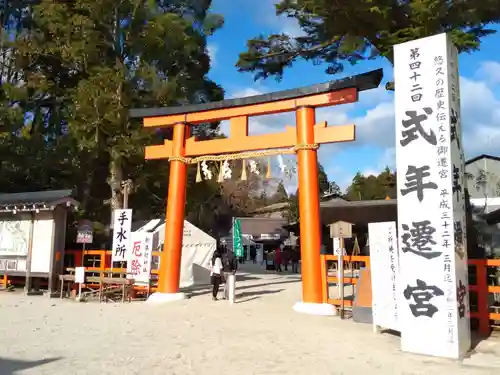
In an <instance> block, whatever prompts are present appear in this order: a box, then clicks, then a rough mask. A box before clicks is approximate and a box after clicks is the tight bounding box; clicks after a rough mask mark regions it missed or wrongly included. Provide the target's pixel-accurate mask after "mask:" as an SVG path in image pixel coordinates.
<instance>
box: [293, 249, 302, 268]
mask: <svg viewBox="0 0 500 375" xmlns="http://www.w3.org/2000/svg"><path fill="white" fill-rule="evenodd" d="M299 260H300V251H299V250H298V249H292V272H293V273H299Z"/></svg>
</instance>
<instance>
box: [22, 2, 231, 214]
mask: <svg viewBox="0 0 500 375" xmlns="http://www.w3.org/2000/svg"><path fill="white" fill-rule="evenodd" d="M210 3H211V2H210V1H202V2H200V1H194V0H192V1H174V2H172V1H160V0H158V1H152V0H150V1H144V0H120V1H118V0H77V1H72V2H68V1H50V2H49V1H44V2H41V3H40V4H39V5H36V6H34V7H33V9H32V20H33V24H34V27H33V29H32V32H31V33H30V35H29V36H28V37H26V38H18V40H17V43H16V49H17V51H18V56H19V60H20V66H21V67H22V69H23V72H24V76H25V79H26V80H27V85H28V86H31V87H33V88H32V91H35V93H36V94H38V95H39V96H43V97H45V98H46V101H47V102H49V103H50V110H49V111H41V113H43V114H48V115H46V117H45V120H44V121H43V122H42V123H44V124H45V123H46V122H47V121H49V122H52V123H54V126H59V127H61V128H62V129H61V132H63V133H67V134H69V135H70V136H71V138H72V139H73V140H75V146H76V148H77V149H78V151H79V153H80V155H84V157H85V160H86V162H87V163H88V165H90V166H91V167H90V168H85V169H84V170H85V171H86V172H87V173H86V175H85V176H84V180H83V181H86V182H87V185H89V186H88V187H87V190H88V191H89V192H92V190H94V191H95V190H96V189H97V190H102V186H99V185H101V183H97V184H94V183H93V180H94V178H95V177H98V178H99V181H105V182H106V184H107V185H108V198H109V199H108V200H106V201H107V202H109V203H110V206H111V208H112V209H116V208H120V207H121V203H122V195H121V183H122V182H123V180H125V179H126V178H129V177H132V178H133V179H135V180H136V189H139V190H141V188H142V187H144V188H145V189H148V190H151V189H154V187H155V186H154V185H151V184H150V185H149V186H148V182H147V181H148V180H147V179H145V178H144V177H145V176H147V175H148V169H149V176H151V174H152V173H153V167H148V166H147V165H145V166H144V165H142V164H143V163H144V162H143V146H144V145H145V144H148V143H154V142H155V139H157V140H160V139H161V138H162V137H168V136H169V133H168V132H166V133H163V134H158V133H156V134H152V133H148V132H145V131H144V130H143V129H142V126H141V123H140V121H132V120H131V119H129V117H128V109H129V108H132V107H144V106H148V107H149V106H167V105H181V104H185V103H195V102H200V101H209V100H214V99H221V98H222V97H223V92H222V90H221V89H220V88H219V87H218V86H217V85H216V84H215V83H213V82H211V81H210V80H209V79H208V78H206V74H207V72H208V70H209V68H210V61H209V57H208V54H207V49H206V37H207V36H208V35H210V34H211V33H212V32H213V31H215V30H216V29H217V28H218V27H220V26H221V25H222V18H221V17H218V16H213V17H212V16H211V15H210V14H209V12H208V8H209V6H210ZM32 96H33V95H32ZM26 109H28V108H26ZM37 115H38V113H37V112H36V111H35V118H37V117H36V116H37ZM35 122H36V121H35ZM103 165H105V166H106V173H105V174H104V175H102V174H99V175H97V176H96V174H95V173H94V171H96V170H100V171H101V172H102V170H103V168H102V166H103ZM154 168H155V169H156V168H157V166H155V167H154ZM160 169H161V168H160ZM163 172H165V173H166V172H167V171H166V170H163ZM141 176H142V178H141ZM82 185H85V182H84V183H83V184H80V187H82ZM143 185H144V186H143ZM159 185H160V186H157V187H160V188H162V189H163V190H164V188H165V186H164V185H163V184H159ZM155 190H156V189H155ZM142 192H143V193H144V190H143V191H142ZM161 194H162V195H163V194H164V192H162V193H161ZM100 195H101V196H102V194H100ZM101 204H102V202H101Z"/></svg>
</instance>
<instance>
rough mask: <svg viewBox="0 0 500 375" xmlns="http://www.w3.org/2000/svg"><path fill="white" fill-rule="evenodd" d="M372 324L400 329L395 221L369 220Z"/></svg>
mask: <svg viewBox="0 0 500 375" xmlns="http://www.w3.org/2000/svg"><path fill="white" fill-rule="evenodd" d="M368 238H369V244H370V267H371V277H372V312H373V324H374V325H375V326H379V327H382V328H388V329H392V330H394V331H399V330H400V328H399V323H398V291H399V287H398V281H399V255H398V244H397V239H398V238H397V232H396V223H395V222H393V221H391V222H384V223H369V224H368Z"/></svg>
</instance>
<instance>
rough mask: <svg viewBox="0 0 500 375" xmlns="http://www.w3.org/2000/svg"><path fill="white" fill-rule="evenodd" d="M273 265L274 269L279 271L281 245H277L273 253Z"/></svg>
mask: <svg viewBox="0 0 500 375" xmlns="http://www.w3.org/2000/svg"><path fill="white" fill-rule="evenodd" d="M274 267H275V269H276V271H278V272H281V247H278V248H277V249H276V251H275V253H274Z"/></svg>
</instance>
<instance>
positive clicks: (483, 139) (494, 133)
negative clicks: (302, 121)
mask: <svg viewBox="0 0 500 375" xmlns="http://www.w3.org/2000/svg"><path fill="white" fill-rule="evenodd" d="M495 67H498V68H499V70H498V72H497V73H498V75H499V76H498V81H497V85H496V86H495V85H494V84H492V83H493V82H494V81H495V80H496V79H497V77H496V76H495V75H494V74H493V72H494V71H495V70H494V68H495ZM485 72H489V73H488V74H489V75H488V77H489V78H488V79H489V81H485V80H480V79H479V78H478V77H481V76H482V75H483V76H484V74H486V73H485ZM473 77H475V78H466V77H461V79H460V92H461V103H462V108H461V117H462V119H461V120H462V121H461V122H462V132H463V133H462V138H463V142H464V149H465V153H466V158H471V157H474V156H476V155H478V154H482V153H487V154H488V153H489V154H493V155H498V154H499V152H498V147H497V145H498V144H500V95H498V91H495V90H497V89H500V63H498V62H494V61H487V62H485V63H482V64H481V66H480V68H479V69H478V70H477V72H476V73H475V74H474V75H473ZM269 91H270V90H269V89H268V88H267V87H265V86H261V85H256V86H255V87H249V88H244V89H242V90H238V91H235V92H234V95H232V96H233V97H243V96H251V95H258V94H262V93H265V92H269ZM359 108H366V110H364V111H363V112H361V115H359V114H358V115H355V116H353V115H352V114H353V110H358V111H357V113H359ZM321 121H327V122H328V124H329V126H335V125H344V124H355V125H356V141H355V142H353V143H350V146H349V147H355V148H356V147H361V146H366V145H369V146H374V147H378V148H380V149H381V155H380V157H379V158H378V159H377V160H367V162H366V163H365V164H364V165H356V166H355V168H353V166H340V169H335V168H338V166H336V164H335V159H336V158H335V154H336V153H338V152H341V151H342V149H345V145H342V144H333V145H323V146H322V147H321V148H320V150H319V153H318V157H319V160H320V162H321V163H322V164H323V166H324V167H325V171H326V172H327V174H328V175H329V177H330V178H331V179H332V180H335V181H336V182H337V183H338V184H339V186H341V188H345V187H347V186H348V185H349V184H350V182H351V180H352V175H350V173H349V172H346V170H350V171H352V170H353V169H356V170H358V169H359V170H362V171H363V170H364V171H365V172H366V173H373V174H378V173H379V172H380V171H382V170H383V169H384V168H385V167H386V166H389V168H391V169H394V168H395V160H396V155H395V147H394V146H395V144H394V142H395V130H394V126H395V119H394V93H392V92H387V91H386V90H385V88H383V87H380V88H378V89H374V90H370V91H367V92H362V93H361V94H360V98H359V102H358V103H353V104H347V105H342V106H336V107H329V108H321V109H318V110H317V111H316V122H317V123H319V122H321ZM285 125H292V126H293V125H295V117H294V114H293V113H284V114H277V115H268V116H260V117H255V118H251V119H250V126H249V133H250V134H265V133H272V132H280V131H283V129H284V126H285ZM227 129H228V127H227V124H224V125H223V126H222V130H223V131H224V130H226V131H227ZM291 158H292V160H293V157H291ZM346 167H347V168H346ZM289 185H291V186H292V187H293V188H294V187H295V186H296V183H290V184H289Z"/></svg>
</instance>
